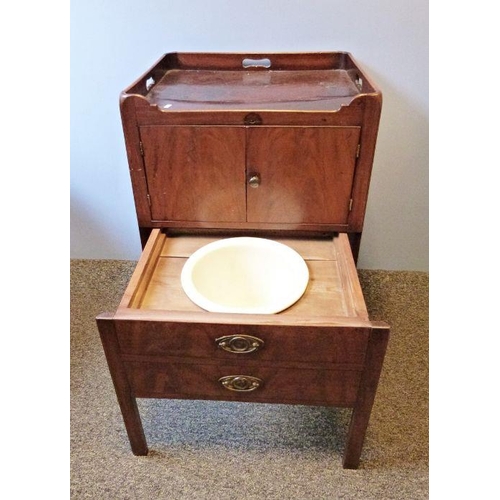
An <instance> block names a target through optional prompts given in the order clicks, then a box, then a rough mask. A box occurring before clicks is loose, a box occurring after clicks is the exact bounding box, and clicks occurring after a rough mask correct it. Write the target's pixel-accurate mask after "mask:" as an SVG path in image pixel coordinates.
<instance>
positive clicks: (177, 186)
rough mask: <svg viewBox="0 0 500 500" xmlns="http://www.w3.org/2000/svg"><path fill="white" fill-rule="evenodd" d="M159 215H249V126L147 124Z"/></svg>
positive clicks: (154, 209)
mask: <svg viewBox="0 0 500 500" xmlns="http://www.w3.org/2000/svg"><path fill="white" fill-rule="evenodd" d="M140 130H141V140H142V145H143V150H144V164H145V169H146V176H147V180H148V187H149V195H150V200H151V215H152V218H153V219H160V220H161V219H166V220H169V219H170V220H186V221H189V220H191V221H193V220H194V221H225V222H228V221H233V222H234V221H236V222H238V221H244V220H245V131H244V129H243V128H241V127H240V128H237V127H223V128H221V127H141V129H140Z"/></svg>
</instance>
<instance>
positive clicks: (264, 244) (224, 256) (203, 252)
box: [181, 237, 309, 314]
mask: <svg viewBox="0 0 500 500" xmlns="http://www.w3.org/2000/svg"><path fill="white" fill-rule="evenodd" d="M308 282H309V270H308V269H307V264H306V263H305V261H304V259H303V258H302V257H301V256H300V255H299V254H298V253H297V252H296V251H295V250H293V249H291V248H290V247H288V246H286V245H283V244H282V243H278V242H276V241H272V240H268V239H265V238H250V237H237V238H226V239H222V240H218V241H214V242H213V243H209V244H208V245H205V246H204V247H202V248H200V249H198V250H197V251H196V252H194V253H193V254H192V255H191V257H189V259H188V260H187V261H186V263H185V264H184V267H183V269H182V273H181V283H182V287H183V289H184V291H185V292H186V294H187V296H188V297H189V298H190V299H191V300H192V301H193V302H194V303H195V304H196V305H198V306H200V307H201V308H203V309H205V310H207V311H211V312H226V313H242V314H274V313H277V312H280V311H283V310H284V309H286V308H287V307H290V306H291V305H292V304H294V303H295V302H297V300H299V299H300V297H301V296H302V294H303V293H304V291H305V289H306V287H307V283H308Z"/></svg>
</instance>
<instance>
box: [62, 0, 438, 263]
mask: <svg viewBox="0 0 500 500" xmlns="http://www.w3.org/2000/svg"><path fill="white" fill-rule="evenodd" d="M316 50H317V51H335V50H341V51H348V52H351V53H352V54H353V56H354V57H355V58H356V60H357V61H358V62H359V63H360V65H361V66H362V67H363V68H364V69H365V70H366V71H367V72H368V73H369V74H370V75H371V77H372V79H373V80H374V81H375V83H376V84H378V86H379V87H380V88H381V89H382V92H383V94H384V104H383V110H382V118H381V124H380V131H379V140H378V145H377V152H376V157H375V164H374V171H373V175H372V183H371V188H370V196H369V201H368V208H367V216H366V220H365V229H364V234H363V240H362V244H361V253H360V259H359V263H358V267H360V268H368V269H375V268H378V269H399V270H427V269H428V2H427V0H378V1H377V2H374V1H373V0H350V1H348V2H346V1H343V2H340V1H337V0H320V1H319V0H316V1H308V2H306V1H302V2H299V1H297V0H273V1H269V0H253V1H251V2H249V1H243V0H211V1H210V2H207V1H206V0H192V1H189V0H182V1H179V0H173V1H168V2H167V1H160V0H149V1H143V2H137V1H130V0H108V1H105V2H104V1H102V0H73V2H72V3H71V257H72V258H90V259H93V258H100V259H108V258H109V259H134V260H135V259H137V258H138V257H139V254H140V244H139V236H138V231H137V225H136V218H135V209H134V205H133V198H132V189H131V185H130V179H129V174H128V169H127V160H126V155H125V147H124V142H123V136H122V130H121V122H120V116H119V110H118V96H119V93H120V91H121V90H122V89H123V88H125V87H126V86H128V85H129V84H130V83H131V82H132V81H133V80H135V79H136V78H137V77H138V76H140V75H141V74H142V73H143V72H144V71H145V70H146V69H147V68H149V67H150V66H151V65H152V64H153V63H154V62H155V61H156V60H157V59H158V58H159V57H160V56H162V55H163V54H164V53H166V52H171V51H179V52H182V51H184V52H186V51H196V52H203V51H214V52H224V51H225V52H240V51H241V52H273V51H274V52H280V51H281V52H295V51H297V52H299V51H300V52H302V51H316Z"/></svg>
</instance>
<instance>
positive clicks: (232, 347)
mask: <svg viewBox="0 0 500 500" xmlns="http://www.w3.org/2000/svg"><path fill="white" fill-rule="evenodd" d="M215 342H217V345H218V346H219V347H220V348H221V349H224V350H225V351H228V352H234V353H237V354H248V353H249V352H254V351H256V350H257V349H260V348H261V347H262V346H263V345H264V341H263V340H261V339H259V338H257V337H252V336H251V335H225V336H224V337H219V338H218V339H215Z"/></svg>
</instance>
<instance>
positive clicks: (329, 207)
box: [247, 127, 360, 224]
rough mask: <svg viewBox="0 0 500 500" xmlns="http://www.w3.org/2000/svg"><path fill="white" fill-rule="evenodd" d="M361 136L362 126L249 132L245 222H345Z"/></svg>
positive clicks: (294, 128) (286, 128) (265, 128)
mask: <svg viewBox="0 0 500 500" xmlns="http://www.w3.org/2000/svg"><path fill="white" fill-rule="evenodd" d="M359 134H360V127H254V128H250V129H248V132H247V140H248V142H247V182H248V185H247V220H248V221H249V222H282V223H297V224H299V223H316V224H332V223H336V224H343V223H346V222H347V216H348V212H349V200H350V196H351V188H352V182H353V177H354V167H355V163H356V151H357V147H358V143H359ZM256 176H258V181H257V182H255V177H256ZM252 185H253V186H254V187H252Z"/></svg>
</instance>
